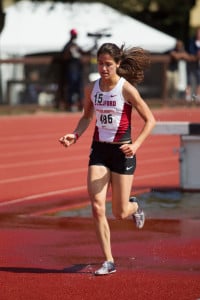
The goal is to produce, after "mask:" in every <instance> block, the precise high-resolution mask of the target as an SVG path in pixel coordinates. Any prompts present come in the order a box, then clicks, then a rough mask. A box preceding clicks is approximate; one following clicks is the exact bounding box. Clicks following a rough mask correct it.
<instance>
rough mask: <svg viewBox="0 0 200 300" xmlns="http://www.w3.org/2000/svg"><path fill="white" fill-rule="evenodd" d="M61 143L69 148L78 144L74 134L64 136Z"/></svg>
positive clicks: (60, 140)
mask: <svg viewBox="0 0 200 300" xmlns="http://www.w3.org/2000/svg"><path fill="white" fill-rule="evenodd" d="M59 142H60V143H61V144H62V145H63V146H64V147H69V146H71V145H72V144H75V143H76V135H75V134H74V133H69V134H66V135H64V136H62V137H61V138H60V139H59Z"/></svg>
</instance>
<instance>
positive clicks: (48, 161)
mask: <svg viewBox="0 0 200 300" xmlns="http://www.w3.org/2000/svg"><path fill="white" fill-rule="evenodd" d="M74 159H76V160H84V159H87V157H85V155H83V156H79V155H78V156H77V155H74V156H70V157H63V158H56V159H41V160H35V161H26V162H18V163H10V164H1V165H0V169H8V168H18V167H26V166H36V165H47V164H54V163H57V162H67V161H72V160H74ZM170 160H177V157H176V156H174V157H167V158H159V159H158V158H155V159H145V160H141V162H140V163H139V164H140V165H143V164H149V163H160V162H166V161H170Z"/></svg>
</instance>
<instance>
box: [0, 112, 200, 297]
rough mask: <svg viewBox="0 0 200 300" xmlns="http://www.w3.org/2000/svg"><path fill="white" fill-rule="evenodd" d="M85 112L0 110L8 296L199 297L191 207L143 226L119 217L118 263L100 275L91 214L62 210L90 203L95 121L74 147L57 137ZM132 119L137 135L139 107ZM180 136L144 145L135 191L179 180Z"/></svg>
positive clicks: (1, 278)
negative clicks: (58, 213) (0, 114)
mask: <svg viewBox="0 0 200 300" xmlns="http://www.w3.org/2000/svg"><path fill="white" fill-rule="evenodd" d="M154 113H155V116H156V119H157V120H159V121H162V120H173V121H192V122H200V109H199V108H178V109H177V108H173V109H161V110H155V111H154ZM79 117H80V114H79V113H77V114H46V115H44V114H41V115H40V114H38V115H25V116H20V117H17V116H13V117H1V119H0V135H1V144H0V191H1V193H0V218H1V219H0V224H1V231H0V235H1V237H0V238H1V244H0V262H1V263H0V300H9V299H20V300H25V299H26V300H31V299H38V300H40V299H42V300H45V299H52V300H54V299H89V300H90V299H111V300H112V299H133V298H135V299H181V300H183V299H188V300H189V299H191V300H197V299H200V251H199V248H200V238H199V226H200V221H199V218H191V216H190V217H188V218H185V216H184V218H183V216H181V215H177V218H176V219H174V218H173V219H171V218H170V216H169V218H167V219H163V218H162V216H158V217H157V218H155V219H149V220H147V222H146V226H145V228H144V229H143V230H141V231H137V230H135V229H134V226H133V224H132V221H131V220H126V221H124V222H119V221H115V220H113V219H112V218H111V219H110V225H111V230H112V243H113V252H114V255H115V257H116V263H117V270H118V272H117V273H116V274H113V275H112V276H106V277H103V278H96V277H94V276H93V271H94V269H95V268H96V267H98V266H99V264H100V263H101V262H102V261H101V256H100V255H101V253H100V250H99V247H98V245H97V243H96V238H95V235H94V232H93V226H92V220H91V218H65V217H56V216H55V214H54V213H55V212H56V211H58V210H61V211H62V210H66V209H71V208H76V207H81V206H84V205H86V204H88V203H89V201H88V197H87V189H86V173H87V161H88V153H89V148H90V143H91V136H92V132H93V125H94V124H92V125H91V126H90V128H89V130H88V131H87V132H86V133H85V134H84V135H83V136H82V137H81V138H80V140H79V141H78V143H77V144H76V145H74V146H73V147H71V148H69V149H64V148H63V147H61V146H60V145H59V143H58V139H59V137H60V136H62V135H63V134H64V133H66V132H70V131H71V130H73V128H74V126H75V124H76V122H77V120H78V118H79ZM133 119H134V120H133V122H134V126H135V127H134V134H135V135H136V134H137V133H138V131H139V130H140V128H141V126H142V123H141V121H140V120H139V119H138V116H137V115H133ZM179 143H180V140H179V137H177V136H151V137H149V139H148V140H147V141H146V142H145V144H144V145H143V146H142V148H141V149H140V150H139V152H138V166H137V171H136V176H135V181H134V185H133V190H132V193H133V194H137V193H139V194H140V193H142V192H144V191H149V190H151V189H155V190H157V189H158V190H160V189H176V188H178V187H179V162H178V152H177V149H178V148H179V146H180V145H179ZM108 198H109V197H108ZM199 200H200V199H199ZM188 201H189V199H188ZM51 214H52V215H51Z"/></svg>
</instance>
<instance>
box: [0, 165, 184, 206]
mask: <svg viewBox="0 0 200 300" xmlns="http://www.w3.org/2000/svg"><path fill="white" fill-rule="evenodd" d="M177 173H178V172H177V171H170V172H162V173H157V174H148V175H141V176H137V177H136V178H135V179H137V181H139V180H143V179H145V178H154V177H164V176H169V175H172V174H177ZM133 186H134V184H133ZM83 190H87V186H86V185H83V186H79V187H72V188H68V189H64V190H57V191H52V192H46V193H41V194H35V195H30V196H27V197H23V198H18V199H13V200H8V201H4V202H0V207H2V206H6V205H12V204H16V203H21V202H24V201H29V200H37V199H38V198H40V199H41V198H46V197H48V196H56V195H60V194H67V193H70V192H77V191H83Z"/></svg>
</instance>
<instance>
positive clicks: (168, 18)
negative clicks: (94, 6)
mask: <svg viewBox="0 0 200 300" xmlns="http://www.w3.org/2000/svg"><path fill="white" fill-rule="evenodd" d="M65 2H71V3H74V2H77V1H65ZM79 2H85V0H79ZM87 2H96V1H93V0H87ZM98 2H101V3H104V4H106V5H109V6H111V7H113V8H115V9H117V10H119V11H121V12H122V13H125V14H127V15H129V16H130V17H133V18H135V19H137V20H139V21H141V22H143V23H145V24H148V25H149V26H152V27H154V28H156V29H158V30H161V31H162V32H165V33H167V34H169V35H172V36H173V37H175V38H177V39H180V40H183V41H184V42H186V41H187V40H188V37H189V33H190V28H189V13H190V10H191V8H192V7H193V6H194V5H195V0H167V1H166V0H123V1H121V0H101V1H98ZM144 38H145V37H144Z"/></svg>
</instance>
